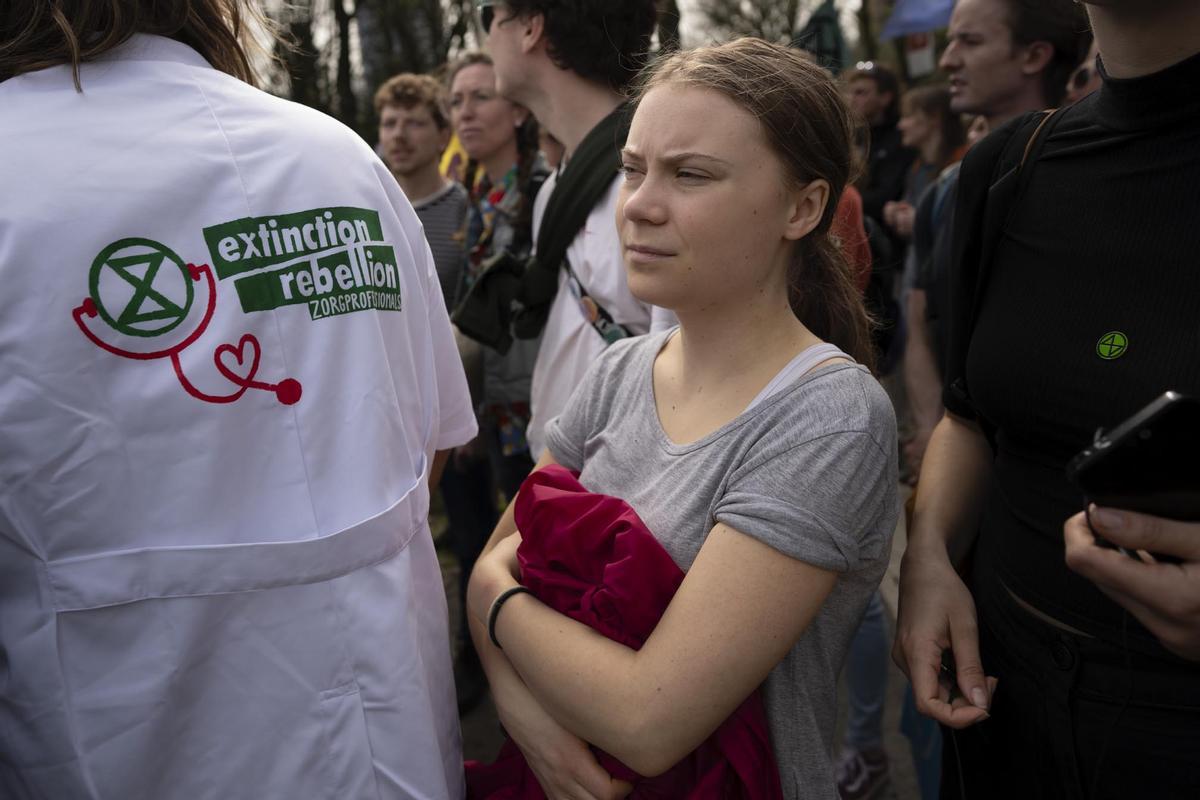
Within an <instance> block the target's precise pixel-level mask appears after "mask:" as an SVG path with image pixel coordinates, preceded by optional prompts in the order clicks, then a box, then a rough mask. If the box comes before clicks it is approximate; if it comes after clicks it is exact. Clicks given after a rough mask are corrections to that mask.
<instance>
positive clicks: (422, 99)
mask: <svg viewBox="0 0 1200 800" xmlns="http://www.w3.org/2000/svg"><path fill="white" fill-rule="evenodd" d="M387 106H398V107H400V108H416V107H417V106H425V108H426V109H428V111H429V116H431V117H433V121H434V124H436V125H437V126H438V130H443V131H444V130H446V128H449V127H450V112H449V111H448V110H447V108H446V92H445V90H444V89H443V88H442V84H440V83H438V81H437V79H436V78H433V77H431V76H429V75H417V74H416V73H413V72H405V73H402V74H400V75H393V76H392V77H390V78H388V79H387V80H386V81H384V82H383V85H382V86H380V87H379V89H378V90H376V92H375V114H376V115H377V116H378V115H380V114H382V113H383V109H384V108H386V107H387Z"/></svg>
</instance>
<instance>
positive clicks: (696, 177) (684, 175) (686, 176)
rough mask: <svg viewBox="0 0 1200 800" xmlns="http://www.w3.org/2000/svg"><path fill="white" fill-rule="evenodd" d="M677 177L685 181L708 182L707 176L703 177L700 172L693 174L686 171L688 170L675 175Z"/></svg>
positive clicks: (682, 170)
mask: <svg viewBox="0 0 1200 800" xmlns="http://www.w3.org/2000/svg"><path fill="white" fill-rule="evenodd" d="M675 176H676V177H677V178H679V179H680V180H683V181H706V180H708V176H707V175H703V174H701V173H699V172H692V171H691V170H686V169H681V170H680V171H679V172H677V173H675Z"/></svg>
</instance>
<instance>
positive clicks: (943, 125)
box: [900, 85, 967, 168]
mask: <svg viewBox="0 0 1200 800" xmlns="http://www.w3.org/2000/svg"><path fill="white" fill-rule="evenodd" d="M900 107H901V108H902V109H903V110H904V113H906V114H907V113H908V111H909V109H911V110H913V111H918V112H920V113H922V114H924V115H925V116H927V117H929V118H930V119H935V120H937V123H938V134H939V142H938V163H937V164H935V165H934V166H936V167H938V168H941V167H945V166H946V165H948V164H949V163H950V159H952V158H953V157H954V154H955V153H956V152H957V151H958V149H959V148H960V147H962V146H963V142H965V141H966V140H967V131H966V129H965V128H963V121H962V116H961V115H959V114H956V113H954V112H953V111H951V110H950V87H948V86H944V85H938V86H918V87H917V88H916V89H909V90H908V91H907V92H905V93H904V99H903V100H902V101H901V102H900Z"/></svg>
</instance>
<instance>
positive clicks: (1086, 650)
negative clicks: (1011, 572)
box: [942, 581, 1200, 800]
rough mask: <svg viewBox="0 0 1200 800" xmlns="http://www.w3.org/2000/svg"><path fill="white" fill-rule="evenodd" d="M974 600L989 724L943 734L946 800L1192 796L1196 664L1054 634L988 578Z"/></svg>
mask: <svg viewBox="0 0 1200 800" xmlns="http://www.w3.org/2000/svg"><path fill="white" fill-rule="evenodd" d="M990 583H991V584H992V587H993V588H992V590H991V591H990V592H987V593H986V594H982V595H979V596H977V597H976V605H977V609H978V611H979V623H980V624H979V629H980V631H979V635H980V655H981V657H982V659H983V668H984V671H985V672H987V674H989V675H995V676H996V677H998V678H999V685H998V686H997V689H996V693H995V696H994V698H993V700H992V707H991V709H990V714H991V716H990V718H989V719H988V720H986V721H985V722H982V723H980V724H978V725H975V726H973V727H971V728H969V729H967V730H963V731H954V732H952V731H951V730H950V729H949V728H943V730H942V733H943V742H944V744H943V754H942V797H943V798H944V799H948V800H985V798H986V799H989V800H990V799H991V798H996V799H997V800H1042V798H1045V800H1110V799H1111V800H1118V799H1120V800H1142V798H1145V799H1146V800H1168V799H1172V800H1173V798H1180V800H1184V798H1187V799H1188V800H1196V798H1200V664H1194V665H1189V664H1183V663H1178V662H1174V661H1167V660H1163V659H1155V658H1151V657H1149V656H1145V655H1141V654H1138V653H1130V652H1128V651H1127V649H1126V648H1124V647H1122V646H1118V645H1114V644H1109V643H1105V642H1101V641H1099V640H1097V639H1092V638H1088V637H1083V636H1076V635H1073V634H1071V633H1069V632H1066V631H1062V630H1059V629H1058V628H1057V627H1055V626H1053V625H1049V624H1047V623H1045V622H1043V621H1042V620H1040V619H1038V618H1036V617H1034V616H1033V615H1031V614H1030V613H1029V612H1027V611H1026V610H1025V609H1023V608H1021V607H1020V606H1018V605H1017V604H1016V602H1014V601H1013V599H1012V598H1011V597H1010V596H1009V595H1008V594H1007V591H1006V590H1004V589H1003V588H1002V587H998V586H997V585H996V582H995V581H991V582H990Z"/></svg>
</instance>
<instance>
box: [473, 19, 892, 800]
mask: <svg viewBox="0 0 1200 800" xmlns="http://www.w3.org/2000/svg"><path fill="white" fill-rule="evenodd" d="M636 100H637V109H636V112H635V113H634V116H633V122H632V127H631V129H630V134H629V139H628V143H627V146H626V147H625V149H624V150H623V165H624V166H623V169H624V173H625V181H624V184H623V186H622V188H621V193H620V199H619V203H618V213H617V225H618V229H619V232H620V238H621V243H622V246H623V248H624V256H625V262H626V267H627V271H628V277H629V286H630V289H631V290H632V291H633V293H634V294H635V295H636V296H637V297H638V298H639V299H641V300H643V301H645V302H649V303H653V304H654V305H658V306H663V307H665V308H669V309H671V310H672V311H674V312H675V313H676V314H677V315H678V317H679V322H680V325H679V327H678V328H674V329H672V330H670V331H666V332H664V333H661V334H651V335H648V336H644V337H639V338H635V339H630V340H627V341H623V342H618V343H617V344H615V345H613V346H611V347H610V348H609V349H608V350H607V351H606V352H605V353H604V355H603V356H602V357H601V358H600V360H599V361H598V362H597V363H596V364H595V366H594V367H593V368H592V371H591V373H590V374H589V376H588V377H587V378H586V379H585V380H584V381H583V382H582V383H581V384H580V386H579V387H578V388H577V390H576V393H575V396H574V398H573V400H572V402H571V404H570V405H569V407H568V409H567V410H566V411H565V412H564V413H563V415H562V416H560V417H559V418H558V419H557V421H554V422H552V423H551V424H550V426H549V428H548V452H547V453H546V454H545V455H544V456H543V457H542V459H541V460H540V461H539V467H546V466H548V465H551V464H554V463H560V464H562V465H564V466H566V467H568V468H569V469H571V470H576V471H579V473H580V475H579V481H580V482H581V483H582V485H583V486H584V487H585V488H586V489H587V490H588V491H590V492H594V493H598V494H603V495H611V496H615V497H619V498H621V499H623V500H625V501H626V502H628V503H629V505H630V506H632V508H633V509H634V510H635V511H636V512H637V514H638V515H640V517H641V518H642V520H643V521H644V522H645V524H646V526H647V527H648V528H649V530H650V531H651V532H652V533H653V535H654V536H655V538H657V539H658V541H659V543H660V544H661V545H662V546H663V547H664V548H665V549H666V551H667V552H668V553H669V554H670V556H671V557H672V559H673V560H674V561H675V562H676V563H677V564H678V566H679V567H680V568H682V569H683V570H685V571H686V577H685V578H684V579H683V583H682V585H681V586H680V588H679V590H678V592H677V593H676V594H675V595H674V598H673V599H672V600H671V602H670V605H669V607H668V608H667V609H666V612H665V614H664V615H663V617H662V618H661V620H660V621H659V623H658V625H657V627H656V628H655V629H654V631H653V633H651V635H650V636H649V638H648V640H647V641H646V642H645V645H644V646H643V647H642V648H641V649H640V650H636V651H635V650H632V649H630V648H627V647H625V646H624V645H621V644H617V643H615V642H613V641H610V640H608V639H606V638H604V637H602V636H598V635H596V634H595V632H594V631H592V630H590V629H589V628H586V627H585V626H583V625H580V624H578V623H576V622H574V621H573V620H571V619H569V618H567V617H565V616H563V615H561V614H559V613H557V612H555V611H553V610H551V609H550V608H548V607H547V606H545V605H543V604H542V603H541V602H540V601H538V600H536V599H534V598H533V597H531V596H530V595H528V594H526V593H520V592H517V593H514V589H515V588H516V587H517V586H518V580H519V568H518V565H517V562H516V549H517V547H518V546H519V544H520V543H521V533H520V532H517V531H516V525H515V522H514V518H513V516H512V514H511V513H509V514H506V515H505V517H504V519H503V520H501V522H500V524H499V526H498V527H497V530H496V532H495V533H494V534H493V536H492V539H491V541H490V542H489V549H488V550H487V551H485V555H484V556H483V557H481V559H480V561H479V562H478V563H477V565H476V568H475V572H474V574H473V575H472V578H471V584H470V590H469V597H468V604H469V613H470V614H471V617H472V620H471V621H472V631H473V634H474V636H475V640H476V644H477V645H478V647H479V649H480V654H481V657H482V658H483V662H484V666H485V669H486V671H487V673H488V677H489V680H490V682H491V685H492V690H493V693H494V696H495V698H496V704H497V708H498V710H499V712H500V716H501V720H502V722H503V723H504V725H505V728H506V730H507V731H508V732H509V734H510V735H511V736H512V737H513V739H514V741H515V742H516V743H517V745H518V746H519V747H520V748H521V750H522V751H523V752H524V754H525V756H526V758H527V760H528V762H529V765H530V766H531V767H532V769H533V770H534V772H535V774H536V775H537V778H538V780H539V781H540V782H541V784H542V787H543V788H544V789H545V791H546V793H547V794H548V795H549V796H550V797H554V798H558V797H610V796H618V795H619V794H620V793H621V792H623V791H626V790H627V787H625V786H624V785H622V784H619V783H616V782H614V781H613V780H612V778H611V776H610V775H609V773H607V772H606V771H605V770H603V769H601V768H600V767H599V766H598V764H597V762H596V760H595V757H594V756H593V755H592V752H591V751H590V750H589V749H588V745H589V744H590V745H594V746H595V747H597V748H599V749H601V750H603V751H606V752H607V753H609V754H611V755H613V756H615V757H616V758H618V759H620V760H621V761H622V762H624V764H626V765H628V766H629V767H631V768H632V769H633V770H634V771H636V772H637V773H639V774H641V775H657V774H660V773H662V772H664V771H666V770H668V769H669V768H670V767H671V766H672V765H673V764H675V763H676V762H678V761H679V760H680V759H682V758H683V757H685V756H686V755H687V754H688V753H690V752H691V751H692V750H694V749H695V748H696V747H697V745H698V744H700V743H701V742H702V741H704V740H705V739H706V737H708V736H709V735H710V734H711V733H712V732H713V731H714V730H715V729H716V728H717V727H718V726H719V725H720V724H721V723H722V721H723V720H725V719H726V717H728V716H729V715H730V714H731V712H733V711H734V709H736V708H737V707H738V706H739V704H741V703H742V702H743V700H745V699H746V698H747V697H748V696H749V695H750V694H751V693H752V692H754V691H755V690H756V689H757V688H758V687H760V685H761V686H762V687H763V698H764V702H765V707H766V716H767V722H768V725H769V729H770V740H771V745H772V748H773V751H774V756H775V760H776V762H777V764H778V767H779V773H780V774H779V778H780V784H781V786H782V789H783V794H784V796H785V797H787V798H799V797H805V798H828V799H829V800H833V799H834V798H836V789H835V786H834V779H833V771H832V765H831V760H830V748H831V745H832V738H833V729H834V721H835V716H836V713H835V706H836V689H835V687H836V680H837V673H838V670H839V669H840V667H841V663H842V660H843V657H844V655H845V652H846V647H847V644H848V642H849V639H850V636H851V634H852V633H853V631H854V628H855V626H856V624H857V622H858V618H859V616H860V615H861V614H862V610H863V608H864V606H865V604H866V602H867V599H868V598H869V597H870V595H871V593H872V592H873V591H874V590H875V588H876V586H877V585H878V583H879V581H880V579H881V577H882V575H883V572H884V569H885V567H886V563H887V558H888V551H889V544H890V537H891V535H892V531H893V529H894V526H895V522H896V514H897V503H896V458H895V420H894V417H893V415H892V411H891V406H890V404H889V402H888V400H887V397H886V395H885V394H884V393H883V391H882V390H881V389H880V387H879V385H878V384H877V383H876V381H875V380H874V378H872V376H871V373H870V369H869V366H870V362H871V347H870V336H869V323H868V317H867V315H866V313H865V311H864V310H863V307H862V303H861V300H860V298H859V294H858V292H857V290H856V289H855V287H854V285H853V281H852V279H851V276H850V273H849V270H848V268H847V267H846V265H845V263H844V261H843V259H842V257H841V256H840V254H839V253H838V251H837V248H836V246H835V244H834V243H833V242H832V241H831V240H830V237H829V228H830V225H831V222H832V219H833V216H834V211H835V208H836V206H837V199H838V196H839V194H840V192H841V190H842V187H843V186H844V185H845V184H846V182H847V179H848V177H849V171H850V146H851V142H850V130H851V123H850V119H849V115H848V113H847V111H846V109H845V106H844V105H843V101H842V99H841V97H840V95H839V93H838V89H837V87H836V86H835V85H834V83H833V82H832V80H831V79H830V78H829V77H828V76H827V75H826V74H824V72H823V71H822V70H820V69H819V68H818V67H816V66H814V65H812V64H811V63H809V62H808V61H806V60H805V59H804V58H803V57H802V56H800V55H799V54H797V53H795V52H793V51H790V50H788V49H786V48H782V47H778V46H775V45H771V44H767V43H766V42H763V41H761V40H756V39H740V40H737V41H734V42H730V43H728V44H723V45H720V46H714V47H705V48H700V49H697V50H693V51H688V52H683V53H677V54H675V55H672V56H670V57H668V58H666V59H665V60H663V61H661V62H660V63H658V64H657V65H656V66H655V67H653V68H652V69H651V70H650V71H649V72H648V74H647V75H646V76H645V79H644V81H643V83H642V85H641V87H640V90H639V92H638V95H637V98H636ZM519 503H520V498H518V504H519ZM501 646H502V647H503V649H500V648H501Z"/></svg>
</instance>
